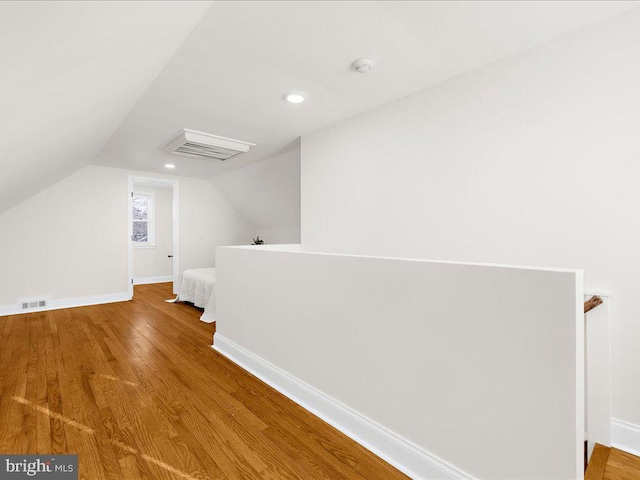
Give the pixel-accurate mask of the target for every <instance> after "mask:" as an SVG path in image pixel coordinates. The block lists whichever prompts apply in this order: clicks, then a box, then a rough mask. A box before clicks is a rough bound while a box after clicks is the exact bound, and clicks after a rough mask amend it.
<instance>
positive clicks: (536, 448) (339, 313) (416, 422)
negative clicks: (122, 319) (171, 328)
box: [214, 246, 584, 480]
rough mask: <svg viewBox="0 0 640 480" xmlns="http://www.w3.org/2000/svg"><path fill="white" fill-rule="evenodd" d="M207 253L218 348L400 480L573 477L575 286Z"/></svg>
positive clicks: (539, 275) (336, 258)
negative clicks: (345, 434)
mask: <svg viewBox="0 0 640 480" xmlns="http://www.w3.org/2000/svg"><path fill="white" fill-rule="evenodd" d="M217 255H218V267H217V280H218V283H217V286H216V289H217V292H216V302H217V313H218V317H217V326H216V335H215V337H214V346H215V348H216V349H218V350H219V351H222V352H223V353H225V354H226V355H228V356H230V357H231V358H232V359H234V360H236V361H239V363H241V364H243V365H245V366H247V367H249V368H250V369H251V370H253V371H254V372H256V373H258V374H259V376H261V377H262V378H264V379H266V380H267V381H268V382H270V383H272V384H275V386H276V387H278V388H279V389H281V390H284V391H285V392H286V393H287V394H289V395H290V396H292V397H294V398H296V399H297V401H299V402H301V403H303V405H304V406H305V407H307V408H310V409H311V411H314V412H316V413H318V414H320V416H321V417H323V418H326V419H327V420H329V421H330V422H331V423H333V424H337V426H338V427H339V428H342V429H343V430H347V431H349V434H351V435H353V436H354V437H356V438H357V439H358V440H359V441H361V442H362V443H363V444H364V445H368V446H369V448H372V449H373V450H374V451H376V452H377V453H379V454H380V455H381V456H383V458H387V459H388V460H390V461H392V462H393V463H394V464H396V465H397V466H398V467H399V468H402V469H403V471H405V472H406V473H409V474H410V475H412V476H413V478H423V479H427V478H439V479H442V478H469V477H468V476H457V477H456V476H448V475H444V474H443V472H442V471H439V472H438V471H434V468H432V467H433V466H434V465H433V463H436V462H433V463H432V462H430V460H432V459H433V456H435V457H437V458H438V459H441V460H444V461H445V462H447V463H448V464H449V465H451V466H453V467H455V469H456V470H458V471H462V472H466V473H467V474H468V475H469V476H471V477H473V478H487V479H495V480H497V479H510V480H513V479H524V478H526V479H536V480H542V479H556V480H558V479H576V478H582V474H583V469H582V462H583V446H582V442H583V430H582V428H583V421H584V417H583V416H582V415H583V405H584V403H583V402H584V391H583V371H584V370H583V368H584V359H583V357H582V354H583V346H584V345H583V332H584V327H583V324H582V322H583V319H582V308H581V307H582V272H574V271H548V270H542V269H527V268H508V267H495V266H487V265H464V264H448V263H443V262H428V261H407V260H397V259H387V258H367V257H362V256H348V255H330V254H316V253H307V252H297V251H295V249H293V251H287V249H285V248H283V247H281V246H275V247H269V246H265V247H253V248H252V247H237V248H224V247H223V248H218V254H217ZM248 278H250V281H247V279H248ZM536 299H537V300H538V301H536ZM542 299H543V300H544V301H541V300H542ZM282 372H284V373H282ZM290 376H292V377H293V379H292V378H291V377H290ZM300 382H303V383H304V384H306V385H307V386H310V387H311V388H307V387H305V385H301V384H300ZM327 396H328V397H329V399H328V398H327ZM336 402H337V403H338V404H339V405H340V406H341V407H345V408H347V409H348V410H349V411H350V412H351V415H344V414H343V412H342V411H340V409H339V408H338V409H336V408H335V407H334V405H335V403H336ZM362 416H364V418H363V417H362ZM345 418H347V419H349V418H350V420H346V421H345ZM354 418H357V419H358V420H359V421H356V420H354ZM372 421H373V422H374V423H375V425H377V426H379V427H382V428H383V429H388V430H387V432H388V431H391V432H393V433H394V434H395V435H399V436H400V437H401V439H400V440H399V441H398V442H396V443H395V444H394V446H392V447H390V446H389V445H388V443H387V442H386V440H388V439H389V438H396V437H395V436H394V435H393V434H391V435H388V434H383V435H380V429H378V430H376V429H375V428H364V427H363V426H362V423H364V424H366V425H367V426H368V427H371V426H372V424H371V422H372ZM406 441H408V442H411V443H412V444H413V445H414V446H415V447H416V448H417V450H419V451H420V452H422V454H421V455H413V454H412V453H411V452H410V450H411V449H410V448H402V447H400V446H399V445H405V443H404V442H406ZM392 443H393V442H392ZM497 451H499V455H496V452H497ZM421 460H422V461H421ZM436 470H437V469H436Z"/></svg>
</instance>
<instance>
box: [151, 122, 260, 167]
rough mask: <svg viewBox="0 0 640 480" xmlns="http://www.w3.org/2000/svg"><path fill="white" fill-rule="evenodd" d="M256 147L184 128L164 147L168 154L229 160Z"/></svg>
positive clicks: (253, 144)
mask: <svg viewBox="0 0 640 480" xmlns="http://www.w3.org/2000/svg"><path fill="white" fill-rule="evenodd" d="M255 146H256V144H255V143H249V142H243V141H242V140H234V139H233V138H227V137H219V136H218V135H212V134H210V133H203V132H196V131H195V130H189V129H187V128H183V129H182V131H181V132H180V133H179V134H178V135H176V136H175V137H174V138H172V139H171V141H170V142H169V143H167V144H166V145H165V146H164V150H165V151H166V152H167V153H173V154H175V155H182V156H185V157H194V158H203V159H206V160H210V159H215V160H227V159H229V158H231V157H235V156H236V155H239V154H241V153H245V152H248V151H249V149H250V148H251V147H255Z"/></svg>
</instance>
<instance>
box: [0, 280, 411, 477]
mask: <svg viewBox="0 0 640 480" xmlns="http://www.w3.org/2000/svg"><path fill="white" fill-rule="evenodd" d="M171 296H172V294H171V288H170V284H160V285H141V286H137V287H135V298H134V300H133V301H131V302H123V303H112V304H107V305H97V306H91V307H82V308H73V309H66V310H56V311H50V312H42V313H31V314H27V315H14V316H8V317H0V362H1V364H0V388H1V389H2V390H1V392H2V396H1V397H0V452H2V453H54V454H61V453H77V454H78V455H79V471H80V477H79V478H83V479H87V480H96V479H126V480H129V479H132V480H133V479H315V478H318V479H360V480H364V479H396V478H407V477H406V476H404V475H403V474H401V473H400V472H398V471H397V470H395V469H394V468H393V467H391V466H390V465H388V464H387V463H385V462H384V461H382V460H381V459H379V458H378V457H376V456H375V455H373V454H372V453H370V452H369V451H368V450H366V449H364V448H363V447H361V446H360V445H358V444H357V443H355V442H353V441H352V440H350V439H349V438H347V437H346V436H345V435H343V434H341V433H340V432H338V431H337V430H335V429H334V428H332V427H331V426H329V425H328V424H326V423H324V422H323V421H321V420H320V419H318V418H317V417H315V416H313V415H312V414H310V413H308V412H307V411H306V410H304V409H302V408H301V407H299V406H298V405H296V404H295V403H293V402H292V401H290V400H289V399H287V398H286V397H284V396H282V395H280V394H279V393H277V392H276V391H275V390H273V389H271V388H270V387H268V386H267V385H265V384H264V383H262V382H261V381H259V380H257V379H256V378H255V377H253V376H251V375H249V374H248V373H246V372H245V371H244V370H242V369H241V368H239V367H237V366H236V365H235V364H233V363H232V362H230V361H228V360H227V359H225V358H224V357H222V356H221V355H219V354H218V353H216V352H214V351H213V350H211V349H210V348H209V347H210V345H211V338H212V334H213V332H214V327H213V326H212V325H208V324H204V323H202V322H200V321H199V320H198V317H199V316H200V312H199V311H198V310H196V309H195V308H194V307H192V306H189V305H183V304H168V303H165V302H164V300H165V299H167V298H170V297H171Z"/></svg>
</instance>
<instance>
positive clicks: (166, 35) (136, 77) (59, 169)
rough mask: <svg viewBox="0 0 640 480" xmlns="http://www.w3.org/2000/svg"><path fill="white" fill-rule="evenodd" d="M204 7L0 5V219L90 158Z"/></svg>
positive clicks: (160, 4) (177, 4) (195, 4)
mask: <svg viewBox="0 0 640 480" xmlns="http://www.w3.org/2000/svg"><path fill="white" fill-rule="evenodd" d="M209 7H210V3H209V2H0V132H1V134H0V213H2V212H4V211H6V210H7V209H9V208H11V207H12V206H14V205H16V204H18V203H19V202H21V201H23V200H25V199H26V198H28V197H29V196H31V195H33V194H35V193H37V192H38V191H40V190H42V189H43V188H46V187H48V186H49V185H52V184H53V183H56V182H57V181H59V180H61V179H63V178H64V177H66V176H68V175H69V174H71V173H73V172H74V171H76V170H78V169H79V168H81V167H83V166H84V165H88V164H90V163H91V161H92V160H93V158H94V157H95V155H96V154H97V153H98V151H99V150H100V149H101V148H102V146H103V145H104V144H105V142H106V141H107V140H108V139H109V137H110V136H111V134H112V133H113V132H114V130H115V129H116V128H117V127H118V125H119V124H120V123H121V122H122V120H123V119H124V117H125V116H126V114H127V113H128V112H129V111H130V110H131V108H132V107H133V106H134V105H135V103H136V102H137V101H138V99H139V98H140V96H141V95H142V94H143V93H144V92H145V90H146V89H147V87H148V86H149V85H150V84H151V82H152V81H153V80H154V78H155V77H156V76H157V75H158V73H159V72H160V71H161V69H162V68H163V67H164V66H165V64H166V63H167V61H168V60H169V59H170V58H171V56H172V55H173V54H174V53H175V51H176V49H177V48H178V47H179V45H180V44H181V43H182V42H183V41H184V39H185V37H186V36H187V34H188V33H189V32H190V31H191V30H192V29H193V27H194V26H195V25H196V23H197V22H198V21H199V20H200V18H201V17H202V15H203V14H204V12H205V11H206V10H207V9H208V8H209Z"/></svg>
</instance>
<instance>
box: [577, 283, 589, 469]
mask: <svg viewBox="0 0 640 480" xmlns="http://www.w3.org/2000/svg"><path fill="white" fill-rule="evenodd" d="M575 275H576V297H575V302H576V303H575V305H576V312H575V314H576V317H575V332H576V357H575V358H576V360H575V361H576V383H575V388H576V390H575V391H576V403H575V405H576V431H575V434H576V436H575V442H576V443H575V445H576V472H577V473H578V474H579V478H581V477H582V472H584V457H583V447H582V445H583V442H584V433H585V428H586V422H585V409H586V401H587V397H586V391H585V387H586V383H585V382H586V371H587V370H586V368H587V367H586V363H587V357H586V349H585V330H586V328H585V323H584V273H583V271H582V270H577V271H576V273H575Z"/></svg>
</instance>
